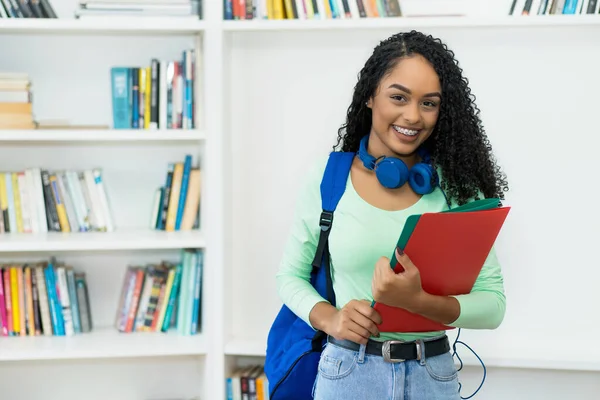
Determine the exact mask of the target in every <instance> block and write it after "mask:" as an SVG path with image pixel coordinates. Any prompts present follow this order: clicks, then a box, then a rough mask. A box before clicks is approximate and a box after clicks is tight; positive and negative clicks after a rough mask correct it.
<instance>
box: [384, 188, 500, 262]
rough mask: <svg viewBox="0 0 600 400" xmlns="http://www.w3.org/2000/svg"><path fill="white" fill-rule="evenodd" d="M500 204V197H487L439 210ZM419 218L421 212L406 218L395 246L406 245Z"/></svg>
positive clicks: (492, 206) (488, 206)
mask: <svg viewBox="0 0 600 400" xmlns="http://www.w3.org/2000/svg"><path fill="white" fill-rule="evenodd" d="M498 206H500V199H497V198H489V199H483V200H475V201H472V202H470V203H467V204H463V205H462V206H458V207H454V208H452V209H450V210H445V211H441V212H442V213H448V212H468V211H482V210H491V209H493V208H496V207H498ZM419 218H421V214H415V215H411V216H410V217H408V218H407V219H406V224H405V225H404V229H403V230H402V233H401V234H400V237H399V238H398V243H397V246H398V247H399V248H401V249H404V248H405V247H406V243H407V242H408V239H409V238H410V236H411V235H412V233H413V231H414V230H415V227H416V226H417V223H418V222H419ZM397 262H398V260H396V252H393V253H392V258H391V260H390V267H392V268H394V267H395V266H396V263H397Z"/></svg>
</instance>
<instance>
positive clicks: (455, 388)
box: [313, 343, 460, 400]
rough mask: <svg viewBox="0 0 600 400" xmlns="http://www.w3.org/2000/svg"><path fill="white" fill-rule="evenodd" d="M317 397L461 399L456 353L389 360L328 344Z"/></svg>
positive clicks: (318, 399)
mask: <svg viewBox="0 0 600 400" xmlns="http://www.w3.org/2000/svg"><path fill="white" fill-rule="evenodd" d="M313 398H314V399H315V400H460V394H459V385H458V372H457V369H456V367H455V365H454V360H453V359H452V355H451V354H450V353H449V352H448V353H444V354H441V355H437V356H433V357H427V354H423V355H422V356H421V359H420V360H407V361H403V362H388V361H385V360H384V359H383V357H382V356H379V355H372V354H366V353H365V352H364V346H362V347H361V351H354V350H348V349H346V348H343V347H340V346H337V345H335V344H332V343H327V345H326V347H325V348H324V349H323V352H322V354H321V360H320V361H319V372H318V374H317V379H316V380H315V384H314V387H313Z"/></svg>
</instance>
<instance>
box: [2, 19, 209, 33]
mask: <svg viewBox="0 0 600 400" xmlns="http://www.w3.org/2000/svg"><path fill="white" fill-rule="evenodd" d="M203 30H204V22H203V21H199V20H197V19H194V18H183V19H179V18H162V17H157V18H154V17H151V18H127V17H110V18H102V17H100V18H96V17H94V18H88V19H74V18H57V19H0V33H2V34H6V33H20V34H30V35H31V34H42V33H43V34H69V35H72V34H125V35H126V34H135V35H139V34H143V35H144V34H150V35H181V34H195V33H198V32H201V31H203Z"/></svg>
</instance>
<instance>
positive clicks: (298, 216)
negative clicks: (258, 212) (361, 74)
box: [276, 158, 506, 340]
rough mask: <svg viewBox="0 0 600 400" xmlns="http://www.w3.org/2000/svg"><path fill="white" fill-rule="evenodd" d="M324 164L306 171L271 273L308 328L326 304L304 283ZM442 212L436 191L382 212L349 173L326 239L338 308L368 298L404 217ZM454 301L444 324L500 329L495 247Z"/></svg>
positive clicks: (502, 302)
mask: <svg viewBox="0 0 600 400" xmlns="http://www.w3.org/2000/svg"><path fill="white" fill-rule="evenodd" d="M326 162H327V159H326V158H325V159H322V160H319V161H318V162H317V163H316V164H315V166H314V167H313V168H312V169H311V170H310V171H309V172H308V174H307V176H306V178H305V180H304V182H303V184H302V186H301V188H300V192H299V196H298V198H297V200H296V209H295V213H294V219H293V224H292V227H291V231H290V233H289V236H288V238H287V242H286V245H285V248H284V253H283V257H282V259H281V263H280V266H279V270H278V272H277V274H276V280H277V290H278V293H279V296H280V298H281V300H282V301H283V303H284V304H286V305H287V306H288V308H289V309H290V310H291V311H293V312H294V313H295V314H296V315H297V316H299V317H300V318H302V319H303V320H304V321H305V322H306V323H307V324H309V325H311V323H310V320H309V314H310V312H311V310H312V308H313V307H314V306H315V305H316V304H317V303H318V302H322V301H326V300H325V299H324V298H323V297H321V296H320V295H319V293H318V292H317V291H316V290H315V289H314V288H313V287H312V286H311V284H310V281H309V279H310V272H311V270H312V266H311V263H312V260H313V257H314V254H315V251H316V248H317V243H318V239H319V230H320V229H319V217H320V215H321V196H320V189H319V186H320V184H321V178H322V176H323V172H324V169H325V165H326ZM447 208H448V207H447V205H446V200H445V198H444V195H443V193H442V192H441V190H440V189H439V188H438V189H436V190H435V191H434V192H433V193H431V194H428V195H425V196H423V197H421V199H420V200H419V201H418V202H417V203H416V204H414V205H413V206H411V207H409V208H407V209H404V210H400V211H385V210H382V209H379V208H376V207H374V206H372V205H370V204H369V203H367V202H366V201H364V200H363V199H362V198H361V197H360V196H359V195H358V193H357V192H356V191H355V190H354V186H353V185H352V180H351V177H350V175H349V176H348V180H347V183H346V190H345V193H344V196H343V197H342V199H341V200H340V202H339V204H338V206H337V208H336V211H335V214H334V222H333V227H332V230H331V233H330V236H329V249H330V253H331V265H332V280H333V288H334V291H335V294H336V301H337V304H336V306H337V308H338V309H340V308H342V307H343V306H344V305H345V304H346V303H348V302H349V301H350V300H352V299H357V300H363V299H364V300H368V301H371V300H373V295H372V293H371V281H372V277H373V271H374V268H375V263H376V262H377V260H378V259H379V257H381V256H387V257H391V256H392V252H393V250H394V248H395V246H396V242H397V240H398V236H399V234H400V232H401V231H402V228H403V226H404V223H405V221H406V219H407V217H408V216H410V215H412V214H421V213H425V212H438V211H443V210H446V209H447ZM417 268H418V265H417ZM454 297H455V298H456V299H457V300H458V302H459V304H460V315H459V317H458V318H457V319H456V321H454V322H452V323H451V324H449V325H450V326H453V327H456V328H466V329H495V328H496V327H498V326H499V325H500V323H501V322H502V320H503V318H504V314H505V308H506V298H505V294H504V284H503V276H502V272H501V266H500V264H499V262H498V258H497V256H496V252H495V249H492V251H491V252H490V254H489V255H488V257H487V259H486V261H485V264H484V266H483V268H482V270H481V272H480V274H479V276H478V278H477V280H476V282H475V285H474V286H473V289H472V291H471V292H470V293H469V294H464V295H457V296H454ZM441 333H443V332H418V333H406V332H404V333H397V332H382V333H381V336H380V337H379V338H378V340H390V339H395V340H397V339H402V340H415V339H419V338H426V337H432V336H437V335H439V334H441Z"/></svg>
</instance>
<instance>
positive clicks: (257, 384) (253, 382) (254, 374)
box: [225, 365, 269, 400]
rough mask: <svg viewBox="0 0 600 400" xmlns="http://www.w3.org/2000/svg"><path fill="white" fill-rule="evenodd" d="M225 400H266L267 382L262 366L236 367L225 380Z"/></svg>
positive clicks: (267, 397)
mask: <svg viewBox="0 0 600 400" xmlns="http://www.w3.org/2000/svg"><path fill="white" fill-rule="evenodd" d="M225 390H226V395H227V400H238V399H239V400H242V399H255V400H268V399H269V381H268V380H267V376H266V375H265V369H264V366H263V365H249V366H245V367H238V368H237V369H235V370H234V371H233V373H231V374H230V375H229V376H228V377H227V378H225Z"/></svg>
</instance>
